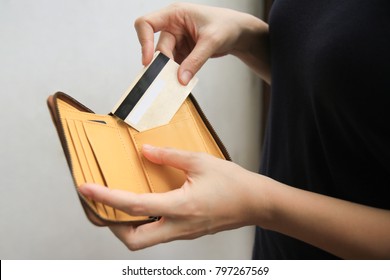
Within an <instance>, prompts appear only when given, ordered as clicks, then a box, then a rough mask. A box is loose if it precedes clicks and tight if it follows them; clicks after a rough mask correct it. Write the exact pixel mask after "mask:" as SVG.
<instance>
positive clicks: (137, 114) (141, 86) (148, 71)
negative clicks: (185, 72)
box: [111, 52, 198, 132]
mask: <svg viewBox="0 0 390 280" xmlns="http://www.w3.org/2000/svg"><path fill="white" fill-rule="evenodd" d="M178 68H179V65H178V64H177V63H176V62H175V61H173V60H172V59H169V57H167V56H166V55H164V54H163V53H161V52H156V53H155V54H154V58H153V60H152V62H151V63H150V64H149V65H148V66H146V67H145V68H144V69H143V70H142V71H141V73H140V74H139V75H138V77H137V78H136V79H135V80H134V81H133V83H132V84H131V85H130V87H129V89H128V90H127V91H126V92H125V94H123V95H122V97H121V99H120V100H119V101H118V103H117V104H116V105H115V107H114V108H113V109H112V111H111V113H112V114H114V115H115V116H117V117H118V118H120V119H122V120H123V121H125V122H126V123H127V124H129V125H130V126H132V127H133V128H135V129H136V130H138V131H140V132H141V131H145V130H148V129H152V128H155V127H159V126H162V125H165V124H168V123H169V122H170V120H171V119H172V118H173V116H174V115H175V113H176V112H177V111H178V110H179V108H180V106H181V105H182V104H183V102H184V100H185V99H186V98H187V96H188V95H189V94H190V92H191V90H192V89H193V88H194V87H195V85H196V83H197V82H198V78H197V77H193V78H192V79H191V81H190V82H189V83H188V84H187V85H186V86H183V85H182V84H180V82H179V80H178V78H177V70H178Z"/></svg>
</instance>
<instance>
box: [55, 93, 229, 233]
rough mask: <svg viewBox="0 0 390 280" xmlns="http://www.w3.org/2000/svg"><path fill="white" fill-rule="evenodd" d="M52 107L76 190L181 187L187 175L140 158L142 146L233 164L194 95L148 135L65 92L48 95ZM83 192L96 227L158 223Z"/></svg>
mask: <svg viewBox="0 0 390 280" xmlns="http://www.w3.org/2000/svg"><path fill="white" fill-rule="evenodd" d="M47 103H48V106H49V109H50V113H51V116H52V119H53V122H54V124H55V126H56V128H57V132H58V135H59V138H60V141H61V144H62V148H63V150H64V153H65V156H66V159H67V162H68V165H69V168H70V171H71V174H72V176H73V180H74V184H75V186H76V189H77V188H78V186H80V185H81V184H83V183H87V182H88V183H97V184H100V185H104V186H107V187H108V188H111V189H120V190H125V191H130V192H134V193H159V192H167V191H170V190H172V189H175V188H179V187H181V185H182V184H183V183H184V181H185V174H184V173H183V172H182V171H181V170H177V169H174V168H172V167H169V166H162V165H157V164H154V163H152V162H149V161H148V160H147V159H146V158H144V157H143V156H142V154H141V147H142V145H143V144H150V145H154V146H162V147H173V148H177V149H183V150H189V151H194V152H205V153H209V154H211V155H214V156H216V157H218V158H223V159H227V160H230V157H229V155H228V152H227V151H226V148H225V147H224V145H223V144H222V142H221V140H220V139H219V137H218V136H217V135H216V133H215V131H214V129H213V128H212V126H211V125H210V123H209V122H208V121H207V119H206V117H205V116H204V114H203V112H202V111H201V109H200V107H199V105H198V104H197V102H196V101H195V99H194V97H193V96H192V95H190V96H189V97H187V99H186V100H185V101H184V103H183V104H182V105H181V107H180V109H179V110H178V111H177V113H176V114H175V115H174V117H173V119H172V120H171V121H170V122H169V124H167V125H163V126H160V127H156V128H153V129H149V130H146V131H143V132H138V131H137V130H135V129H133V128H132V127H130V126H129V125H127V124H126V123H125V122H123V121H122V120H120V119H119V118H117V117H115V116H113V115H99V114H94V113H93V112H92V111H91V110H90V109H88V108H87V107H85V106H84V105H82V104H81V103H79V102H77V101H76V100H75V99H73V98H72V97H70V96H68V95H66V94H65V93H61V92H57V93H55V94H54V95H52V96H49V98H48V102H47ZM78 194H79V198H80V201H81V203H82V205H83V208H84V210H85V213H86V215H87V217H88V219H89V220H90V221H91V222H92V223H93V224H95V225H98V226H107V225H110V224H115V223H133V224H142V223H146V222H152V221H154V220H155V217H139V216H137V217H135V216H130V215H128V214H127V213H124V212H122V211H120V210H118V209H114V208H112V207H109V206H107V205H104V204H102V203H98V202H95V201H93V200H91V199H89V198H87V197H85V196H83V195H82V194H81V193H79V192H78Z"/></svg>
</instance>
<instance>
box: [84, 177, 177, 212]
mask: <svg viewBox="0 0 390 280" xmlns="http://www.w3.org/2000/svg"><path fill="white" fill-rule="evenodd" d="M79 191H80V192H81V193H82V194H83V195H85V196H87V197H89V198H91V199H92V200H94V201H97V202H101V203H103V204H105V205H108V206H111V207H113V208H116V209H119V210H122V211H124V212H126V213H128V214H130V215H132V216H167V215H172V214H173V213H172V211H173V209H172V205H173V204H172V203H177V202H175V201H176V200H177V199H179V200H180V199H181V198H180V196H178V195H177V193H176V192H177V190H173V191H170V192H166V193H144V194H136V193H132V192H127V191H123V190H115V189H109V188H107V187H104V186H100V185H97V184H88V183H87V184H83V185H81V186H80V187H79Z"/></svg>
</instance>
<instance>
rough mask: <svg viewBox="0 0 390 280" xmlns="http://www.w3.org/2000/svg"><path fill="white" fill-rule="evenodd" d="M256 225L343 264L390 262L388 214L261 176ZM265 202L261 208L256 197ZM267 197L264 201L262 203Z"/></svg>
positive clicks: (389, 215) (253, 198)
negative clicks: (355, 260) (354, 261)
mask: <svg viewBox="0 0 390 280" xmlns="http://www.w3.org/2000/svg"><path fill="white" fill-rule="evenodd" d="M258 180H259V181H258V185H260V184H261V186H260V187H258V188H256V189H255V188H253V191H254V192H255V193H257V195H254V196H253V197H252V205H254V207H255V209H256V210H254V211H253V212H254V215H253V216H252V217H253V219H254V220H253V223H255V224H258V225H260V226H262V227H264V228H267V229H270V230H273V231H277V232H280V233H283V234H286V235H289V236H292V237H294V238H297V239H300V240H302V241H304V242H307V243H310V244H312V245H314V246H316V247H319V248H321V249H323V250H325V251H328V252H330V253H332V254H334V255H337V256H339V257H341V258H346V259H351V258H359V259H371V258H374V259H389V258H390V211H388V210H382V209H377V208H372V207H367V206H364V205H360V204H356V203H351V202H348V201H344V200H340V199H335V198H332V197H328V196H324V195H319V194H315V193H312V192H308V191H303V190H300V189H297V188H293V187H289V186H286V185H284V184H281V183H278V182H276V181H274V180H271V179H269V178H265V177H263V176H260V175H258ZM259 196H261V197H262V200H263V201H264V202H263V204H264V205H263V206H262V205H260V204H256V199H255V197H259ZM264 196H266V197H264Z"/></svg>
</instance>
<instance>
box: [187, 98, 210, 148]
mask: <svg viewBox="0 0 390 280" xmlns="http://www.w3.org/2000/svg"><path fill="white" fill-rule="evenodd" d="M186 106H187V109H188V111H189V112H190V115H191V118H192V120H193V122H194V123H195V129H196V130H197V132H198V134H199V135H200V138H201V139H202V143H203V146H204V148H205V150H206V151H207V153H208V154H210V150H209V148H208V147H207V145H206V141H205V140H204V137H203V134H202V133H201V131H200V129H199V125H198V123H197V121H196V119H195V117H194V115H193V114H192V111H191V108H189V107H190V106H189V105H188V103H186Z"/></svg>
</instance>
